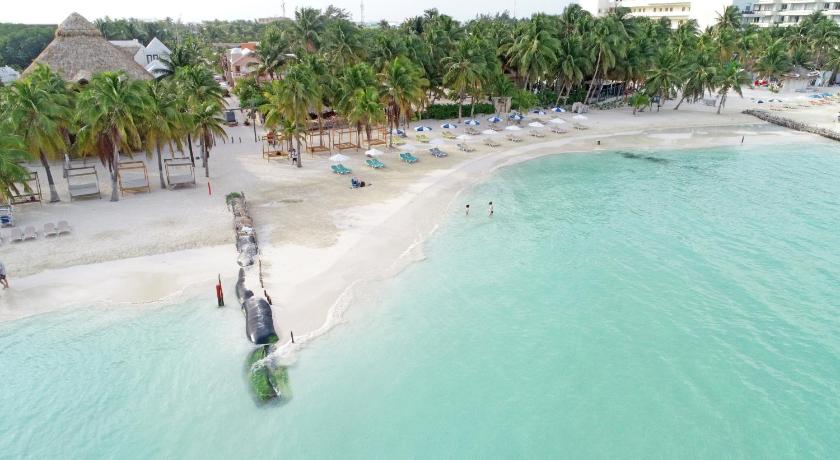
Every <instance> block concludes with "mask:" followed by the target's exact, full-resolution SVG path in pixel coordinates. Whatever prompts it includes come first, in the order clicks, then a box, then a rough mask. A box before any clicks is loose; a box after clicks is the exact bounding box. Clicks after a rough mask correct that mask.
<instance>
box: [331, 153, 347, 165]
mask: <svg viewBox="0 0 840 460" xmlns="http://www.w3.org/2000/svg"><path fill="white" fill-rule="evenodd" d="M349 159H350V158H348V157H347V156H345V155H342V154H340V153H337V154H335V155H333V156H331V157H330V161H333V162H336V163H341V162H342V161H347V160H349Z"/></svg>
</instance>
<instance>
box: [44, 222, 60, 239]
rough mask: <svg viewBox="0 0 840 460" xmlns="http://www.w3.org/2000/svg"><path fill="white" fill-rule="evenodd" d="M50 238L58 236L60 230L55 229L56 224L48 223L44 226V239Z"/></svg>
mask: <svg viewBox="0 0 840 460" xmlns="http://www.w3.org/2000/svg"><path fill="white" fill-rule="evenodd" d="M48 236H58V230H56V228H55V224H53V223H46V224H44V237H45V238H46V237H48Z"/></svg>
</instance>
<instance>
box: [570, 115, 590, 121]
mask: <svg viewBox="0 0 840 460" xmlns="http://www.w3.org/2000/svg"><path fill="white" fill-rule="evenodd" d="M572 118H574V119H575V120H588V119H589V117H587V116H586V115H575V116H573V117H572Z"/></svg>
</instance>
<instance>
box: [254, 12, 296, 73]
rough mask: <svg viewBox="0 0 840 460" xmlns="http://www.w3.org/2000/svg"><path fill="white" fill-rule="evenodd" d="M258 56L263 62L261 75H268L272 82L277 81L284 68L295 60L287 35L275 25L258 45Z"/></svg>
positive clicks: (269, 28)
mask: <svg viewBox="0 0 840 460" xmlns="http://www.w3.org/2000/svg"><path fill="white" fill-rule="evenodd" d="M257 55H258V56H259V57H260V61H261V65H260V70H259V73H260V74H261V75H264V74H268V76H269V77H270V78H271V79H272V80H274V79H276V78H277V75H278V74H279V73H280V72H281V70H282V69H283V67H285V66H286V64H288V63H289V62H290V61H291V60H292V59H294V58H295V55H294V54H292V52H291V43H290V41H289V39H288V36H287V34H286V33H284V32H283V31H281V30H280V28H279V27H277V26H276V25H274V24H272V25H269V26H268V28H267V29H265V32H264V33H263V36H262V39H261V40H260V43H259V45H257Z"/></svg>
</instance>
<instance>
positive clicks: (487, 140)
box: [484, 137, 502, 147]
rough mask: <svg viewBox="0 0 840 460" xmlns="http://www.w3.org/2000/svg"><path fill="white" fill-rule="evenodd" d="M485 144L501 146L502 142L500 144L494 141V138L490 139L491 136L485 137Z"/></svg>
mask: <svg viewBox="0 0 840 460" xmlns="http://www.w3.org/2000/svg"><path fill="white" fill-rule="evenodd" d="M484 145H486V146H488V147H499V146H501V145H502V144H500V143H498V142H496V141H494V140H493V139H490V138H489V137H487V138H485V139H484Z"/></svg>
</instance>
